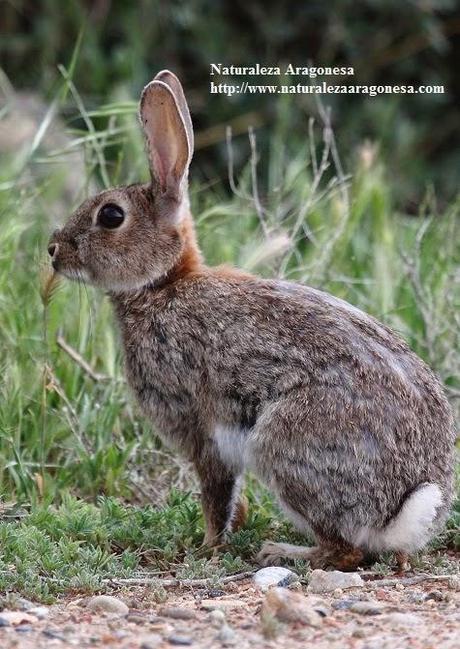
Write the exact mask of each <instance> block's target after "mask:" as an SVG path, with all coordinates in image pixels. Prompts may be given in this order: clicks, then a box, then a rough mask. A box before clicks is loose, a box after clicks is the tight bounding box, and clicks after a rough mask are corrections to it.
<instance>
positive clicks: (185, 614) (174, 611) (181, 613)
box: [158, 606, 196, 620]
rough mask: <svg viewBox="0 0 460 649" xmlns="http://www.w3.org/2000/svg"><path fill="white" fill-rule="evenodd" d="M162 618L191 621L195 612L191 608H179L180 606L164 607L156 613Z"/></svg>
mask: <svg viewBox="0 0 460 649" xmlns="http://www.w3.org/2000/svg"><path fill="white" fill-rule="evenodd" d="M158 615H161V616H162V617H170V618H172V619H173V620H193V619H194V618H195V617H196V614H195V611H192V609H191V608H181V607H180V606H164V607H163V608H160V610H159V611H158Z"/></svg>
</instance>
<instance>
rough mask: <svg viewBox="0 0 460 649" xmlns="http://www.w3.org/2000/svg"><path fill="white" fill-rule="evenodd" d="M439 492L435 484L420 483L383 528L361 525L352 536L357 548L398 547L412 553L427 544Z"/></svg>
mask: <svg viewBox="0 0 460 649" xmlns="http://www.w3.org/2000/svg"><path fill="white" fill-rule="evenodd" d="M441 505H442V493H441V489H440V488H439V486H438V485H437V484H433V483H429V482H426V483H424V484H421V485H420V486H419V487H417V489H416V490H415V491H413V492H412V493H411V494H410V496H409V497H408V498H407V499H406V500H405V501H404V503H403V506H402V507H401V509H400V511H399V513H398V514H397V515H396V516H395V518H393V519H392V520H391V521H390V522H389V523H388V525H387V526H386V527H384V528H383V529H376V528H361V529H360V530H359V531H358V533H357V535H356V539H355V545H356V546H357V547H363V548H366V549H368V550H370V551H372V552H382V551H385V550H399V551H403V552H408V553H411V552H415V551H416V550H419V549H420V548H422V547H423V546H424V545H426V544H427V543H428V541H429V540H430V538H431V534H432V525H433V521H434V519H435V517H436V513H437V510H438V508H439V507H440V506H441Z"/></svg>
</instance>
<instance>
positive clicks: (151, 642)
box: [140, 633, 163, 649]
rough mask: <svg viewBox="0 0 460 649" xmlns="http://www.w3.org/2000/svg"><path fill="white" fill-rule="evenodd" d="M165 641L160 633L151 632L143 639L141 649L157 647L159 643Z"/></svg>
mask: <svg viewBox="0 0 460 649" xmlns="http://www.w3.org/2000/svg"><path fill="white" fill-rule="evenodd" d="M162 642H163V638H162V637H161V635H159V634H158V633H151V634H150V635H148V636H144V637H143V638H142V639H141V647H140V649H157V647H158V645H159V644H161V643H162Z"/></svg>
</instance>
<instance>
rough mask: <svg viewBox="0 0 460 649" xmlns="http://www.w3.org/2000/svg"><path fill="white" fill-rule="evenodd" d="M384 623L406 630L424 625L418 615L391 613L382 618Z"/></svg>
mask: <svg viewBox="0 0 460 649" xmlns="http://www.w3.org/2000/svg"><path fill="white" fill-rule="evenodd" d="M382 622H388V624H390V625H391V626H393V627H394V628H404V627H411V626H418V625H419V624H423V620H422V619H421V618H419V617H418V616H417V615H412V614H411V613H389V614H388V615H386V616H385V617H382Z"/></svg>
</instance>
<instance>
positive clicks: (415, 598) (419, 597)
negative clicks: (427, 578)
mask: <svg viewBox="0 0 460 649" xmlns="http://www.w3.org/2000/svg"><path fill="white" fill-rule="evenodd" d="M425 600H426V593H421V592H419V591H413V592H410V593H408V594H407V601H408V602H409V603H410V604H422V603H423V602H424V601H425Z"/></svg>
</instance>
